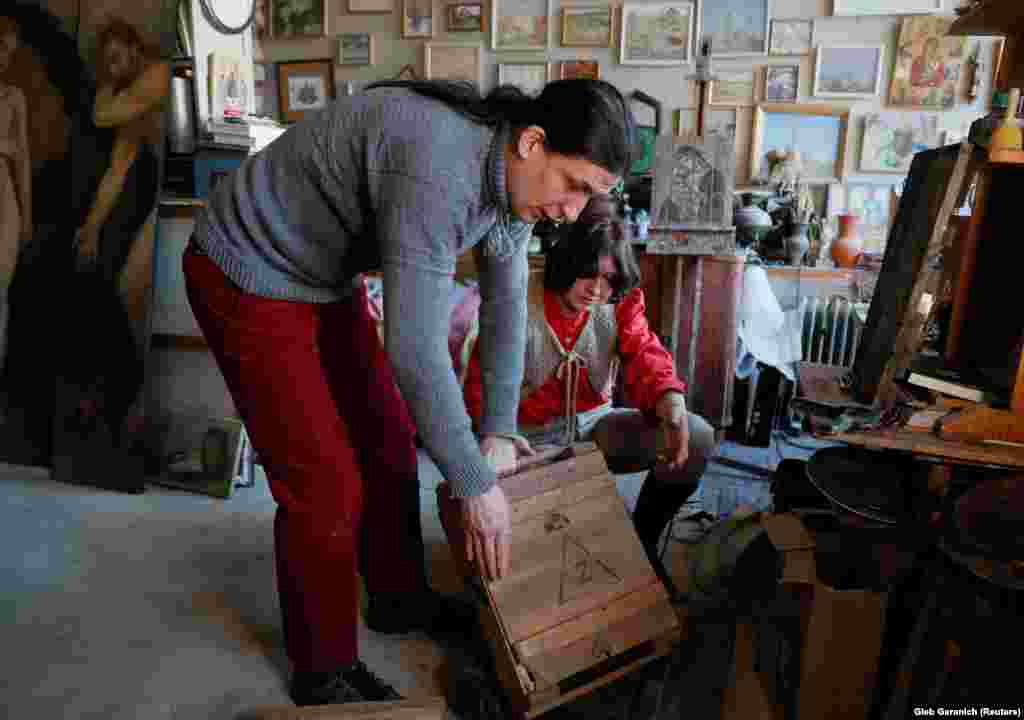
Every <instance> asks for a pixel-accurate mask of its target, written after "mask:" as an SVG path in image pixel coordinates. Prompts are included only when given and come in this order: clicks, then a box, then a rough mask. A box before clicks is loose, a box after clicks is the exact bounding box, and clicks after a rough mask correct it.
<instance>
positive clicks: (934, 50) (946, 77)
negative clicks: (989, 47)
mask: <svg viewBox="0 0 1024 720" xmlns="http://www.w3.org/2000/svg"><path fill="white" fill-rule="evenodd" d="M952 23H953V19H952V18H950V17H935V16H919V17H908V18H904V19H903V22H902V24H901V25H900V37H899V41H898V43H897V45H896V64H895V66H894V67H893V71H892V84H891V85H890V86H889V105H892V106H895V107H907V108H921V109H932V110H945V109H949V108H951V107H953V106H954V105H955V104H956V96H957V86H958V84H959V81H960V68H961V65H962V64H963V60H964V53H965V52H966V50H967V38H965V37H956V36H954V37H950V36H947V35H946V33H947V32H949V27H950V25H951V24H952Z"/></svg>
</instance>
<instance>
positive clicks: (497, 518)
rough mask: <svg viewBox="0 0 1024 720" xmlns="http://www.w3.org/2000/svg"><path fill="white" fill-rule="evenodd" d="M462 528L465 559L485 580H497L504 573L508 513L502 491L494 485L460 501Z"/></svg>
mask: <svg viewBox="0 0 1024 720" xmlns="http://www.w3.org/2000/svg"><path fill="white" fill-rule="evenodd" d="M462 527H463V528H464V529H465V533H466V559H467V560H469V562H470V563H473V562H474V561H475V562H476V563H477V564H478V566H479V568H480V573H481V575H484V577H485V579H487V580H490V581H494V580H500V579H501V578H502V577H504V576H505V575H507V574H508V568H509V561H510V559H511V558H510V550H511V535H512V511H511V510H510V509H509V506H508V499H507V498H506V497H505V491H504V490H502V489H501V486H500V485H497V484H495V486H494V487H492V488H491V489H490V490H488V491H487V492H485V493H484V494H483V495H478V496H476V497H469V498H463V500H462Z"/></svg>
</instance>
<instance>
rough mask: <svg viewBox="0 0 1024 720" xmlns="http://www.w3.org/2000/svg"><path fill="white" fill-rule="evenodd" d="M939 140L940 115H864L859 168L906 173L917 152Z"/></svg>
mask: <svg viewBox="0 0 1024 720" xmlns="http://www.w3.org/2000/svg"><path fill="white" fill-rule="evenodd" d="M938 143H939V116H938V115H937V114H935V113H918V112H883V113H873V114H871V115H868V116H866V117H865V118H864V142H863V143H862V144H861V151H860V169H861V171H862V172H886V173H888V172H891V173H901V174H906V173H908V172H910V163H911V162H912V161H913V159H914V155H915V154H917V153H919V152H921V151H922V150H929V149H931V148H933V147H935V146H937V145H938Z"/></svg>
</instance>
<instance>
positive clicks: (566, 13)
mask: <svg viewBox="0 0 1024 720" xmlns="http://www.w3.org/2000/svg"><path fill="white" fill-rule="evenodd" d="M561 43H562V46H563V47H605V48H606V47H611V45H612V8H611V7H610V6H600V5H593V6H591V5H580V6H578V7H563V8H562V28H561Z"/></svg>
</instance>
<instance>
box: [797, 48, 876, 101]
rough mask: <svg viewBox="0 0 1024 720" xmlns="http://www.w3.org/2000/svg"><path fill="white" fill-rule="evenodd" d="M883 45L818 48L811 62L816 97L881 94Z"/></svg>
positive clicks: (857, 96)
mask: <svg viewBox="0 0 1024 720" xmlns="http://www.w3.org/2000/svg"><path fill="white" fill-rule="evenodd" d="M884 56H885V46H884V45H819V46H818V52H817V57H816V58H815V62H814V89H813V90H812V94H814V95H816V96H818V97H834V98H850V99H858V98H873V97H876V96H877V95H878V94H879V92H880V91H881V86H882V58H883V57H884Z"/></svg>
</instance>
